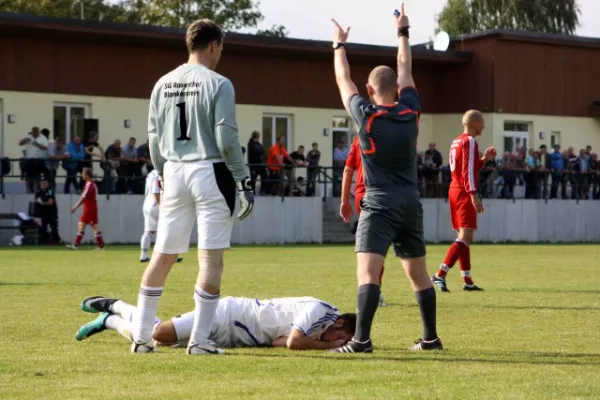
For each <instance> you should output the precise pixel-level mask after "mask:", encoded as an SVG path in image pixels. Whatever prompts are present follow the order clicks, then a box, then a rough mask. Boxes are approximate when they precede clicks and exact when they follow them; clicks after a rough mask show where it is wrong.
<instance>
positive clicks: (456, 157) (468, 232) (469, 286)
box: [432, 110, 496, 292]
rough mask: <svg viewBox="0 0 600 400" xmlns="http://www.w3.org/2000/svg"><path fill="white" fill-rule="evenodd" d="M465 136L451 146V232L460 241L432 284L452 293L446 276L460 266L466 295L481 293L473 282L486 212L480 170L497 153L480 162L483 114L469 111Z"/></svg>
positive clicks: (488, 153)
mask: <svg viewBox="0 0 600 400" xmlns="http://www.w3.org/2000/svg"><path fill="white" fill-rule="evenodd" d="M462 124H463V127H464V133H462V134H461V135H459V136H458V137H457V138H456V139H454V141H453V142H452V145H451V146H450V156H449V163H450V173H451V174H452V183H451V184H450V190H449V193H448V202H449V203H450V215H451V218H452V229H454V230H455V231H457V232H458V237H457V239H456V240H455V241H454V243H452V245H451V246H450V249H448V253H447V254H446V258H444V262H443V263H442V264H441V265H440V269H439V270H438V272H437V273H436V274H435V275H434V276H433V278H432V280H433V283H434V284H435V285H436V286H437V287H439V288H440V290H441V291H442V292H449V290H448V287H447V286H446V274H447V273H448V271H449V270H450V269H451V268H452V267H453V266H454V264H456V261H459V262H460V270H461V273H462V277H463V281H464V285H463V290H465V291H479V290H483V289H482V288H480V287H478V286H476V285H475V284H474V283H473V279H472V278H471V249H470V245H471V243H472V242H473V234H474V232H475V230H476V229H477V214H478V213H482V212H483V206H482V205H481V200H480V199H479V195H478V194H477V183H478V179H479V170H480V169H481V168H482V167H483V165H484V163H485V162H486V161H487V160H491V159H493V158H494V157H495V156H496V149H495V148H494V147H493V146H492V147H488V148H487V149H486V150H485V153H484V156H483V157H482V158H479V147H478V146H477V141H476V140H475V138H476V137H477V136H480V135H481V133H482V132H483V130H484V129H485V121H484V119H483V114H482V113H481V112H480V111H477V110H469V111H467V112H466V113H465V115H464V116H463V119H462Z"/></svg>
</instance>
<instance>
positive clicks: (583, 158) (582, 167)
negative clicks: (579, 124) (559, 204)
mask: <svg viewBox="0 0 600 400" xmlns="http://www.w3.org/2000/svg"><path fill="white" fill-rule="evenodd" d="M588 157H589V156H588V154H587V153H586V152H585V150H584V149H581V150H579V157H577V158H576V159H575V161H574V163H573V172H574V174H575V181H576V182H577V183H576V185H577V186H576V187H577V189H579V190H576V192H577V193H576V195H577V196H576V197H577V198H578V199H583V200H587V199H588V192H589V190H590V188H589V186H588V179H589V176H588V174H589V163H590V159H589V158H588Z"/></svg>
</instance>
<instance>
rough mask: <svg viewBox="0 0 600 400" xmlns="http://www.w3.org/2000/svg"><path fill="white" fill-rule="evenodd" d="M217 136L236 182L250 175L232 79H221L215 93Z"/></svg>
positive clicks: (221, 151)
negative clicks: (245, 158) (240, 133)
mask: <svg viewBox="0 0 600 400" xmlns="http://www.w3.org/2000/svg"><path fill="white" fill-rule="evenodd" d="M215 137H216V139H217V147H218V148H219V152H220V153H221V156H222V157H223V160H225V163H226V164H227V167H228V168H229V170H230V171H231V174H232V175H233V178H234V179H235V181H236V182H242V181H244V180H245V179H246V178H247V177H248V173H247V172H246V166H245V164H244V155H243V153H242V145H241V144H240V139H239V136H238V128H237V123H236V121H235V91H234V89H233V85H232V84H231V81H229V80H228V79H224V80H223V81H221V84H220V85H219V88H218V89H217V94H216V95H215Z"/></svg>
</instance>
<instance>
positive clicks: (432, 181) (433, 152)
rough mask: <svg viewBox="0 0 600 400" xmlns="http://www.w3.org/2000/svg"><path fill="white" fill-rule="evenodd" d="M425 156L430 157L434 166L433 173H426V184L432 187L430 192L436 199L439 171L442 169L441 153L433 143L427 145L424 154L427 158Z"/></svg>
mask: <svg viewBox="0 0 600 400" xmlns="http://www.w3.org/2000/svg"><path fill="white" fill-rule="evenodd" d="M427 155H430V156H431V159H432V160H433V163H434V164H435V170H436V171H435V173H434V172H433V170H429V172H428V176H429V179H428V180H429V183H428V184H429V185H430V186H431V187H432V189H431V190H432V191H433V197H438V193H439V185H440V174H439V169H440V168H441V167H442V164H443V162H444V161H443V158H442V153H440V152H439V151H437V149H436V144H435V142H431V143H429V148H428V149H427V151H426V152H425V156H426V157H427ZM426 180H427V178H426Z"/></svg>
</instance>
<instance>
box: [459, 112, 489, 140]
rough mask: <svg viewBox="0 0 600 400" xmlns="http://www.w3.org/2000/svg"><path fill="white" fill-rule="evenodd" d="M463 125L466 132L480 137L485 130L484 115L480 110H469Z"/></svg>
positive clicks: (464, 117)
mask: <svg viewBox="0 0 600 400" xmlns="http://www.w3.org/2000/svg"><path fill="white" fill-rule="evenodd" d="M462 124H463V127H464V129H465V132H467V133H469V134H472V135H475V136H479V135H481V132H483V130H484V129H485V121H484V119H483V113H482V112H481V111H478V110H469V111H467V112H466V113H465V115H463V118H462Z"/></svg>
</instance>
